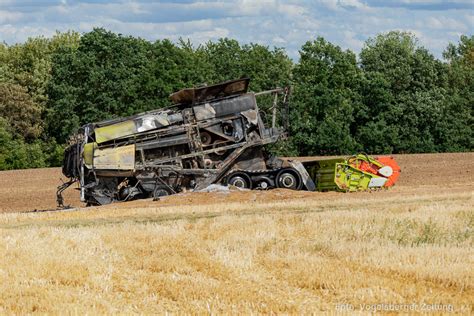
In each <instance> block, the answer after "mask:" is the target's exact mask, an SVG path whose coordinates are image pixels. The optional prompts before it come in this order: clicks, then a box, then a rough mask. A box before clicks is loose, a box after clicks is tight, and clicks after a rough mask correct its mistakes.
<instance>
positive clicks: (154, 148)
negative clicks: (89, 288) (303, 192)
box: [57, 78, 297, 206]
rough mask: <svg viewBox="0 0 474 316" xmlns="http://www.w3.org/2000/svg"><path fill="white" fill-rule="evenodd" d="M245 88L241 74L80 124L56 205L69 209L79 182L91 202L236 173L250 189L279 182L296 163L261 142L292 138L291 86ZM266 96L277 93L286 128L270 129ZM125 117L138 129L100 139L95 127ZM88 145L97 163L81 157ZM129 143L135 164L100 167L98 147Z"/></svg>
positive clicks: (176, 188) (155, 193)
mask: <svg viewBox="0 0 474 316" xmlns="http://www.w3.org/2000/svg"><path fill="white" fill-rule="evenodd" d="M248 85H249V79H247V78H244V79H238V80H232V81H227V82H224V83H220V84H217V85H212V86H204V87H198V88H191V89H183V90H180V91H178V92H176V93H173V94H172V95H171V96H170V98H171V100H172V102H174V103H175V105H173V106H171V107H168V108H165V109H161V110H155V111H149V112H146V113H141V114H137V115H134V116H130V117H127V118H120V119H113V120H107V121H103V122H97V123H91V124H87V125H85V126H83V127H82V128H81V129H80V130H79V131H78V133H77V134H75V135H74V136H73V137H72V141H71V145H70V146H69V147H68V148H67V149H66V151H65V156H64V163H63V173H64V175H66V176H67V177H68V178H70V181H69V182H66V183H64V184H63V185H61V186H59V187H58V193H57V200H58V205H61V206H64V200H63V199H62V195H61V193H62V192H63V191H64V190H65V189H66V188H67V187H69V186H70V185H71V184H72V183H74V182H76V181H79V182H80V189H81V199H82V200H83V201H84V202H86V203H87V204H88V205H100V204H107V203H112V202H116V201H124V200H130V199H138V198H147V197H159V196H161V195H164V194H173V193H176V192H181V191H184V190H193V189H203V188H205V187H207V186H208V185H210V184H212V183H223V184H225V183H226V182H227V180H228V179H229V176H230V175H232V174H234V173H235V172H239V173H244V174H246V177H245V178H246V179H247V177H248V179H250V180H249V181H252V183H251V184H250V186H251V187H253V188H258V187H259V185H260V184H261V185H262V186H264V187H263V188H264V189H267V188H268V187H274V186H277V184H278V180H279V179H278V171H279V170H281V169H283V168H292V165H291V163H289V162H288V161H286V160H284V159H280V158H276V157H273V158H272V157H269V155H268V154H267V153H266V151H265V148H264V147H265V145H267V144H271V143H275V142H277V141H279V140H281V139H285V138H286V137H287V132H286V128H287V126H288V118H287V117H286V115H287V113H288V94H289V89H274V90H269V91H263V92H260V93H251V92H248ZM261 94H272V95H274V96H275V97H274V98H273V99H274V101H273V102H274V103H273V106H272V110H273V114H274V115H276V113H278V114H280V116H283V117H280V118H279V119H278V122H282V124H283V125H284V128H282V127H277V126H272V127H270V128H267V127H265V124H264V121H263V119H262V116H261V113H260V109H259V107H258V105H257V102H256V96H258V95H261ZM278 96H280V99H279V98H278ZM277 101H278V102H277ZM276 107H279V108H280V109H279V110H278V111H277V110H276ZM267 108H269V107H267ZM272 121H273V122H276V121H277V120H276V118H273V119H272ZM123 122H128V123H126V124H134V125H133V126H135V128H136V132H133V133H131V134H127V133H125V134H123V133H122V134H118V135H117V137H111V138H106V139H105V140H103V141H101V142H100V143H97V142H96V135H95V131H96V130H97V128H102V127H107V126H111V125H115V124H119V123H120V124H121V123H123ZM88 143H94V152H93V159H94V160H93V161H94V162H93V163H92V164H91V163H90V160H91V159H92V158H91V157H89V163H86V159H85V158H84V157H85V153H84V148H85V147H86V146H89V148H90V147H91V146H90V145H92V144H88ZM127 145H133V146H134V147H133V148H135V159H134V166H133V168H129V169H126V170H123V169H121V170H117V169H104V168H100V167H97V166H96V165H95V159H96V156H95V154H94V153H95V151H96V150H99V151H100V150H102V151H103V150H109V151H110V150H112V151H113V150H115V149H117V148H121V147H122V146H127ZM293 164H294V162H293ZM294 170H296V169H294ZM294 172H297V171H294Z"/></svg>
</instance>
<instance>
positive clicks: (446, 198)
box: [0, 153, 474, 315]
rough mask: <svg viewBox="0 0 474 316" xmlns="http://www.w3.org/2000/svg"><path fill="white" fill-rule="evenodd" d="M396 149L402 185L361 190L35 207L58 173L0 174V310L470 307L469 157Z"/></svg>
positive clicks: (473, 163)
mask: <svg viewBox="0 0 474 316" xmlns="http://www.w3.org/2000/svg"><path fill="white" fill-rule="evenodd" d="M395 158H396V160H397V161H398V163H399V164H400V166H401V168H402V175H401V176H400V179H399V182H398V183H397V185H396V186H395V187H393V188H391V189H389V190H382V191H376V192H372V193H368V192H362V193H351V194H345V193H336V192H327V193H319V192H304V191H286V190H280V189H278V190H270V191H245V192H243V191H233V192H230V193H229V192H213V193H189V192H188V193H182V194H178V195H174V196H169V197H165V198H162V199H161V200H160V201H156V202H153V201H152V200H140V201H132V202H127V203H116V204H111V205H107V206H103V207H94V208H77V209H74V210H72V211H56V212H41V213H24V212H23V211H32V210H35V209H37V210H41V209H51V208H54V207H55V190H56V186H57V185H58V184H59V183H60V181H59V178H60V177H61V175H60V170H59V169H38V170H20V171H7V172H0V212H1V213H2V214H0V258H1V260H0V280H1V281H2V282H0V315H1V314H30V313H35V312H36V313H41V314H132V313H138V314H165V313H175V314H319V313H320V312H321V311H325V312H330V313H334V312H347V311H348V312H358V311H362V312H377V311H381V312H392V313H393V312H400V311H401V312H402V313H403V314H412V313H414V312H422V313H430V312H435V313H449V312H455V313H458V314H464V315H469V314H473V313H474V308H473V297H474V269H473V267H474V203H473V192H474V179H473V172H474V153H459V154H423V155H397V156H395ZM301 159H308V158H301ZM78 196H79V192H78V191H76V190H73V189H69V190H68V191H66V194H65V197H66V203H70V204H72V205H74V206H78V207H80V206H81V203H80V202H79V201H78Z"/></svg>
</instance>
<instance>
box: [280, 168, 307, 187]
mask: <svg viewBox="0 0 474 316" xmlns="http://www.w3.org/2000/svg"><path fill="white" fill-rule="evenodd" d="M275 182H276V186H277V188H282V189H290V190H301V188H302V187H303V181H302V180H301V176H300V174H299V173H298V171H296V170H295V169H293V168H285V169H282V170H280V172H278V174H277V176H276V181H275Z"/></svg>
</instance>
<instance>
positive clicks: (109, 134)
mask: <svg viewBox="0 0 474 316" xmlns="http://www.w3.org/2000/svg"><path fill="white" fill-rule="evenodd" d="M136 132H137V129H136V126H135V123H134V122H133V121H125V122H120V123H117V124H114V125H109V126H104V127H100V128H97V129H96V130H95V140H96V142H97V143H98V144H101V143H103V142H106V141H109V140H113V139H117V138H120V137H124V136H128V135H132V134H134V133H136Z"/></svg>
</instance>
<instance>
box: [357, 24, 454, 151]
mask: <svg viewBox="0 0 474 316" xmlns="http://www.w3.org/2000/svg"><path fill="white" fill-rule="evenodd" d="M360 65H361V69H362V70H363V71H364V80H363V81H362V82H363V84H362V85H361V90H360V91H361V92H360V93H361V96H362V98H363V103H364V111H363V113H362V117H361V118H360V119H359V120H358V121H359V125H360V126H359V128H358V129H357V132H356V138H357V140H358V141H359V142H360V143H361V144H362V145H363V148H364V150H365V151H367V152H380V151H382V152H433V151H436V150H437V149H438V145H439V136H438V135H439V133H438V131H437V127H436V124H437V122H438V121H439V119H440V117H441V113H442V107H443V104H444V100H445V95H446V91H445V90H444V88H443V87H442V82H443V75H444V73H443V65H442V63H441V62H440V61H438V60H436V59H435V58H434V56H433V55H431V54H430V53H429V52H428V51H427V50H426V49H425V48H423V47H421V46H420V45H419V44H418V41H417V39H416V38H415V37H414V36H413V35H412V34H410V33H406V32H398V31H393V32H389V33H386V34H380V35H378V36H376V37H375V38H371V39H369V40H368V41H367V42H366V44H365V46H364V48H363V49H362V51H361V54H360Z"/></svg>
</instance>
